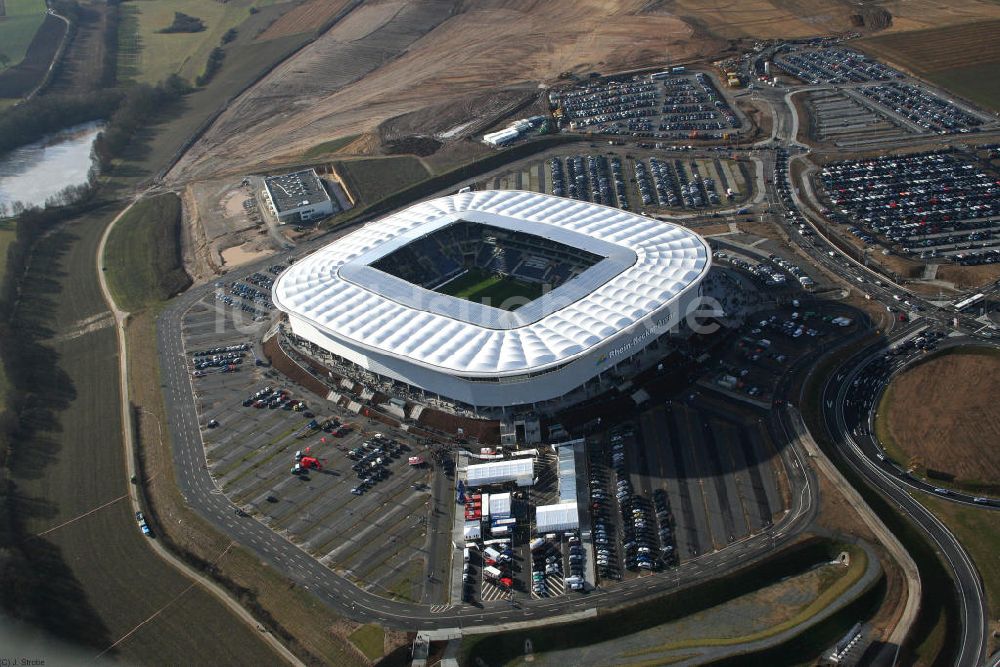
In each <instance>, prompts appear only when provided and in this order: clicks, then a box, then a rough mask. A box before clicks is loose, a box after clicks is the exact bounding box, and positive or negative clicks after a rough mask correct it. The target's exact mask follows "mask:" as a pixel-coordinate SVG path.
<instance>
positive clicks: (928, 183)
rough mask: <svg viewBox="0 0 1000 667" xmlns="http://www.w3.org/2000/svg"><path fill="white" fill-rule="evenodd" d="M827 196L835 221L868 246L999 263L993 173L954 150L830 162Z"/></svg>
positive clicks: (823, 179) (824, 180)
mask: <svg viewBox="0 0 1000 667" xmlns="http://www.w3.org/2000/svg"><path fill="white" fill-rule="evenodd" d="M818 180H819V184H820V185H821V191H822V196H823V198H824V200H825V202H826V203H828V205H829V207H830V209H832V213H831V214H830V215H829V216H828V217H829V218H830V219H831V220H833V221H834V222H843V223H845V224H847V225H849V227H848V232H849V233H851V234H853V235H855V236H857V237H858V238H859V239H860V240H861V241H862V242H864V243H865V244H868V245H881V246H883V247H886V248H893V249H894V250H896V251H897V252H901V253H903V254H905V255H910V256H914V257H920V258H939V259H947V260H952V261H955V262H958V263H960V264H966V265H971V264H991V263H994V262H997V261H1000V248H998V246H1000V234H998V232H1000V223H998V222H997V221H995V220H994V216H996V215H997V214H998V213H1000V205H998V203H997V200H996V194H997V190H998V185H997V178H996V175H995V174H990V173H988V172H987V171H986V170H985V169H984V168H983V167H982V165H981V164H980V163H979V162H977V161H974V160H972V159H968V158H966V157H963V156H961V155H959V154H956V153H951V152H944V151H942V152H933V153H920V154H913V155H906V156H887V157H882V158H875V159H867V160H851V161H845V162H835V163H831V164H827V165H825V167H824V168H823V170H822V171H821V173H820V175H819V179H818Z"/></svg>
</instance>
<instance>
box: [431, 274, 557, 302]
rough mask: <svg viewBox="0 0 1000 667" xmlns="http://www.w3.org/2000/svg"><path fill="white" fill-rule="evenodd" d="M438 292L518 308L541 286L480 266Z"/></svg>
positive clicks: (528, 300) (533, 296)
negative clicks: (489, 270) (501, 274)
mask: <svg viewBox="0 0 1000 667" xmlns="http://www.w3.org/2000/svg"><path fill="white" fill-rule="evenodd" d="M437 291H438V292H441V293H442V294H448V295H449V296H457V297H458V298H460V299H466V300H468V301H473V302H475V303H481V304H483V305H486V306H492V307H494V308H501V309H503V310H517V309H518V308H520V307H521V306H523V305H524V304H526V303H528V302H530V301H534V300H535V299H537V298H538V297H540V296H541V295H542V286H541V285H537V284H534V283H526V282H523V281H520V280H515V279H514V278H510V277H509V276H499V275H496V274H493V273H489V272H488V271H483V270H482V269H470V270H469V272H468V273H466V274H465V275H463V276H461V277H459V278H456V279H455V280H453V281H451V282H450V283H448V284H447V285H445V286H443V287H441V288H440V289H439V290H437Z"/></svg>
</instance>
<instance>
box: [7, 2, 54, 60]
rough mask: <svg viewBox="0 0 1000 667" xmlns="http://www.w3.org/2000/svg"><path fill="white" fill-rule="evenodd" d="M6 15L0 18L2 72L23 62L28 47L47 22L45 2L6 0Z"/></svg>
mask: <svg viewBox="0 0 1000 667" xmlns="http://www.w3.org/2000/svg"><path fill="white" fill-rule="evenodd" d="M3 4H4V6H5V7H6V13H5V16H4V17H3V18H0V54H3V55H5V56H7V60H6V64H4V59H3V58H0V70H4V69H6V68H8V67H13V66H14V65H16V64H18V63H19V62H21V60H22V59H23V58H24V53H25V51H27V50H28V45H29V44H31V40H32V38H33V37H34V36H35V33H36V32H38V27H39V26H40V25H42V21H44V20H45V0H4V2H3Z"/></svg>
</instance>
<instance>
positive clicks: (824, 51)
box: [774, 46, 994, 147]
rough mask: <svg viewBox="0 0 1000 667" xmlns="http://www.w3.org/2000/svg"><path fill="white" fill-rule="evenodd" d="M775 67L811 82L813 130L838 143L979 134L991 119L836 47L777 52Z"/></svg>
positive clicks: (850, 51)
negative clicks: (819, 87) (823, 87)
mask: <svg viewBox="0 0 1000 667" xmlns="http://www.w3.org/2000/svg"><path fill="white" fill-rule="evenodd" d="M774 66H775V67H776V68H777V69H778V70H780V71H782V72H785V73H786V74H789V75H791V76H793V77H795V78H797V79H799V80H800V81H802V82H804V83H807V84H811V85H827V86H830V87H832V88H833V89H834V90H830V91H817V92H813V93H810V95H809V103H808V104H809V106H810V107H811V111H813V113H814V114H815V118H814V119H813V123H814V125H813V134H814V137H815V138H816V139H818V140H820V141H830V142H832V143H834V144H835V145H837V146H854V147H860V146H862V145H864V144H869V143H874V142H878V141H887V140H895V139H900V138H905V137H906V136H914V135H921V134H952V133H968V132H979V131H980V130H982V129H984V128H985V127H986V126H987V125H992V124H993V123H994V119H992V118H991V117H990V116H988V115H986V114H984V113H983V112H981V111H979V110H977V109H974V108H972V107H971V106H969V105H966V104H964V103H961V102H958V101H956V100H954V99H950V98H947V97H944V96H942V95H941V94H939V93H937V92H935V91H933V90H931V89H930V88H929V87H928V86H927V85H925V84H923V83H921V82H919V81H916V80H913V79H910V78H909V77H907V76H906V75H905V74H903V73H902V72H900V71H898V70H895V69H893V68H892V67H889V66H888V65H885V64H884V63H881V62H879V61H877V60H876V59H874V58H872V57H870V56H867V55H864V54H862V53H858V52H857V51H854V50H851V49H847V48H844V47H841V46H832V47H826V48H820V49H799V50H793V51H790V52H787V53H782V54H780V55H778V56H777V57H776V58H775V61H774Z"/></svg>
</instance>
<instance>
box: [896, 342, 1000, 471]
mask: <svg viewBox="0 0 1000 667" xmlns="http://www.w3.org/2000/svg"><path fill="white" fill-rule="evenodd" d="M998 395H1000V356H993V355H989V356H988V355H985V354H983V355H979V354H977V355H971V354H950V355H947V356H944V357H940V358H937V359H933V360H931V361H929V362H927V363H925V364H921V365H920V366H918V367H916V368H914V369H913V370H911V371H908V372H906V373H904V374H903V375H901V376H900V377H899V378H898V379H897V380H895V381H894V382H893V385H892V396H891V399H892V404H891V407H890V409H889V414H888V418H889V430H890V432H891V434H892V438H893V440H895V442H896V444H897V445H898V446H899V447H900V448H902V449H903V450H904V451H906V453H907V454H909V455H911V456H916V457H919V458H920V459H921V460H922V461H923V464H924V465H925V466H926V467H927V468H931V469H934V470H939V471H942V472H946V473H950V474H952V475H955V476H956V478H957V479H958V480H960V481H964V482H970V481H977V482H994V483H995V482H997V481H998V480H1000V460H998V459H997V457H996V455H995V451H994V450H995V448H996V443H998V442H1000V406H998V405H997V402H996V397H997V396H998Z"/></svg>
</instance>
